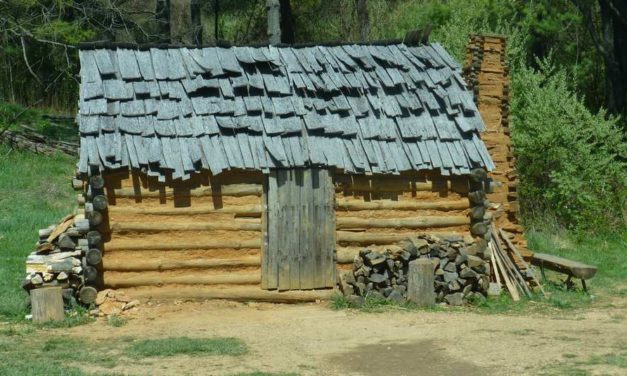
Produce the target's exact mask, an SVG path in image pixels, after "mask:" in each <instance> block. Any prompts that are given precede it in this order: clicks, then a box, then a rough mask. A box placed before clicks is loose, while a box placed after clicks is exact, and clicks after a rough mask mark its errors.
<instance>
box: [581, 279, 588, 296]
mask: <svg viewBox="0 0 627 376" xmlns="http://www.w3.org/2000/svg"><path fill="white" fill-rule="evenodd" d="M581 287H583V291H584V292H585V293H586V294H587V293H588V286H586V280H585V279H582V280H581Z"/></svg>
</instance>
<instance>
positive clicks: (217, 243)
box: [105, 239, 261, 252]
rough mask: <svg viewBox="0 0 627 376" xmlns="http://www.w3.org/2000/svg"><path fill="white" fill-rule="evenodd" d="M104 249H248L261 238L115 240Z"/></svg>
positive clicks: (257, 244)
mask: <svg viewBox="0 0 627 376" xmlns="http://www.w3.org/2000/svg"><path fill="white" fill-rule="evenodd" d="M105 247H106V251H107V252H109V251H148V250H155V251H159V250H160V251H177V250H182V249H220V248H230V249H248V248H260V247H261V240H260V239H251V240H238V239H228V240H221V239H217V240H210V241H199V242H183V241H174V242H159V243H157V242H135V241H121V240H116V241H112V242H111V243H107V244H106V246H105Z"/></svg>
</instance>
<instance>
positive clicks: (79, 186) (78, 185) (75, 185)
mask: <svg viewBox="0 0 627 376" xmlns="http://www.w3.org/2000/svg"><path fill="white" fill-rule="evenodd" d="M72 189H74V190H75V191H82V190H83V181H82V180H81V179H77V178H72Z"/></svg>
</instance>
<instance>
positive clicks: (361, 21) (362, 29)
mask: <svg viewBox="0 0 627 376" xmlns="http://www.w3.org/2000/svg"><path fill="white" fill-rule="evenodd" d="M355 8H356V10H357V26H358V29H359V40H360V41H361V42H366V41H367V40H368V35H369V34H370V20H369V17H368V2H367V1H366V0H355Z"/></svg>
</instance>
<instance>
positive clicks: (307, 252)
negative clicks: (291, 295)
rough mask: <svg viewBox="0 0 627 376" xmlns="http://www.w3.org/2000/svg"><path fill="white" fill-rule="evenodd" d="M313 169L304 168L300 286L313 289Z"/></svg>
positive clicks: (301, 196) (301, 198) (301, 202)
mask: <svg viewBox="0 0 627 376" xmlns="http://www.w3.org/2000/svg"><path fill="white" fill-rule="evenodd" d="M311 175H312V171H311V169H304V170H303V186H302V189H301V191H300V206H301V231H300V244H301V246H300V255H301V262H300V265H299V266H300V288H301V289H313V288H314V287H315V284H314V273H313V255H312V253H313V252H314V249H315V248H313V247H312V245H313V244H312V241H313V240H314V239H315V236H314V235H313V234H312V231H313V230H314V228H313V226H312V224H313V223H314V222H313V221H312V214H313V210H312V208H313V186H312V179H311Z"/></svg>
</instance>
